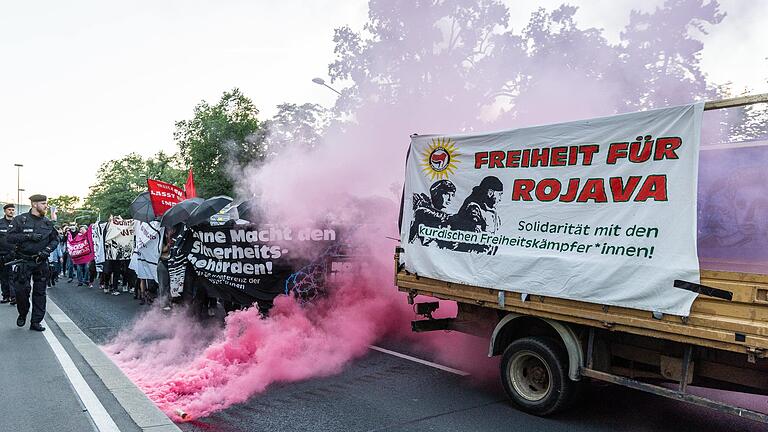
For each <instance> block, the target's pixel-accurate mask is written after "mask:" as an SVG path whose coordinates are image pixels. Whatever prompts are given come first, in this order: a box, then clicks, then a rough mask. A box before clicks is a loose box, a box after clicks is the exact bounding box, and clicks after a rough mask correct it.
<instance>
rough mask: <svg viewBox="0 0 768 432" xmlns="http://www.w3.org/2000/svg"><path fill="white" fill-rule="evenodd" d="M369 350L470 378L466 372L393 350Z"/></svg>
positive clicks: (370, 346)
mask: <svg viewBox="0 0 768 432" xmlns="http://www.w3.org/2000/svg"><path fill="white" fill-rule="evenodd" d="M368 348H370V349H372V350H374V351H378V352H382V353H384V354H389V355H392V356H395V357H400V358H402V359H406V360H410V361H412V362H416V363H420V364H423V365H426V366H429V367H433V368H435V369H440V370H443V371H446V372H450V373H452V374H456V375H460V376H469V372H464V371H462V370H458V369H454V368H452V367H448V366H443V365H441V364H437V363H433V362H431V361H428V360H422V359H420V358H416V357H412V356H409V355H408V354H402V353H399V352H396V351H391V350H388V349H385V348H381V347H377V346H375V345H369V346H368Z"/></svg>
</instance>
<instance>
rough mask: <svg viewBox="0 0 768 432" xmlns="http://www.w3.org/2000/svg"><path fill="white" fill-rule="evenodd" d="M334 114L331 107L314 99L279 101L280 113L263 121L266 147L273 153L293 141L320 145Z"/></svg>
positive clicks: (276, 152) (272, 154) (307, 146)
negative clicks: (322, 104)
mask: <svg viewBox="0 0 768 432" xmlns="http://www.w3.org/2000/svg"><path fill="white" fill-rule="evenodd" d="M331 114H332V113H331V111H330V110H327V109H325V108H323V107H321V106H320V105H317V104H312V103H305V104H303V105H296V104H292V103H284V104H281V105H278V106H277V114H275V116H274V117H272V118H271V119H270V120H267V121H266V122H264V128H263V129H264V130H265V131H266V139H265V141H264V142H265V149H266V151H267V152H268V154H269V155H270V156H274V155H276V154H278V153H279V152H280V150H281V149H284V148H286V147H288V146H292V145H298V146H302V147H303V148H305V149H307V150H311V149H314V148H317V147H318V146H319V145H320V142H321V141H322V137H323V134H324V133H325V131H326V129H327V128H328V125H329V123H330V121H331Z"/></svg>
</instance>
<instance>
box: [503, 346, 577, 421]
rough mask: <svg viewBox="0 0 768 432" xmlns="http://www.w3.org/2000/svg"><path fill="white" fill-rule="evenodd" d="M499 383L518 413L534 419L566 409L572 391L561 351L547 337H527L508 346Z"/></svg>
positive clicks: (562, 350) (566, 359) (573, 388)
mask: <svg viewBox="0 0 768 432" xmlns="http://www.w3.org/2000/svg"><path fill="white" fill-rule="evenodd" d="M501 381H502V383H503V384H504V389H505V390H506V391H507V395H509V397H510V398H511V399H512V402H513V403H514V404H515V405H516V406H517V407H518V408H519V409H520V410H521V411H525V412H527V413H530V414H534V415H537V416H547V415H550V414H554V413H556V412H557V411H560V410H562V409H563V408H565V407H566V406H567V405H568V403H569V402H570V400H571V398H572V395H573V393H574V390H575V384H574V383H573V382H572V381H571V380H570V378H568V356H567V354H566V352H565V349H564V347H563V346H562V344H560V343H559V342H558V341H556V340H554V339H552V338H547V337H527V338H522V339H518V340H516V341H514V342H512V343H511V344H509V346H508V347H507V349H506V350H504V355H503V356H502V359H501Z"/></svg>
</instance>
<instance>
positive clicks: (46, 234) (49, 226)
mask: <svg viewBox="0 0 768 432" xmlns="http://www.w3.org/2000/svg"><path fill="white" fill-rule="evenodd" d="M33 234H40V235H41V236H42V237H41V238H40V240H37V241H35V240H33ZM8 243H11V244H12V245H15V246H16V252H18V253H20V254H22V255H27V256H32V255H37V254H38V253H40V252H42V251H45V252H47V253H48V254H50V253H51V252H53V250H54V249H55V248H56V246H58V245H59V234H58V233H57V232H56V229H54V227H53V222H51V221H50V219H48V218H47V217H45V216H43V217H39V216H35V215H33V214H32V212H31V211H30V212H29V213H22V214H20V215H18V216H16V217H15V218H13V221H12V222H11V226H10V229H9V230H8Z"/></svg>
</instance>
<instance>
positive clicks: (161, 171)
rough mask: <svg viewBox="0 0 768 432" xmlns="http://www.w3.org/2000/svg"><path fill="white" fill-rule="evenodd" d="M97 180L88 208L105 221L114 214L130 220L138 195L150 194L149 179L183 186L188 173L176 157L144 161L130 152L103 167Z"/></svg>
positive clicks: (89, 195)
mask: <svg viewBox="0 0 768 432" xmlns="http://www.w3.org/2000/svg"><path fill="white" fill-rule="evenodd" d="M96 178H97V180H96V183H95V184H94V185H93V186H91V189H90V192H89V194H88V196H87V197H86V198H85V209H91V210H93V211H96V212H97V213H99V214H100V215H101V217H102V219H105V218H107V217H109V216H110V215H115V216H116V215H120V216H123V217H125V218H129V217H130V214H129V211H128V207H129V206H130V204H131V202H132V201H133V200H134V199H135V198H136V196H137V195H138V194H140V193H141V192H146V191H147V178H151V179H155V180H161V181H164V182H168V183H172V184H175V185H177V186H181V185H183V184H184V181H185V180H186V170H184V169H183V168H181V167H179V164H178V161H177V158H176V156H175V155H167V154H165V153H163V152H159V153H158V154H156V155H155V156H153V157H150V158H147V159H144V158H142V157H141V156H139V155H138V154H136V153H130V154H128V155H127V156H125V157H123V158H121V159H117V160H111V161H107V162H104V163H103V164H101V167H99V171H98V172H97V173H96Z"/></svg>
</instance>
